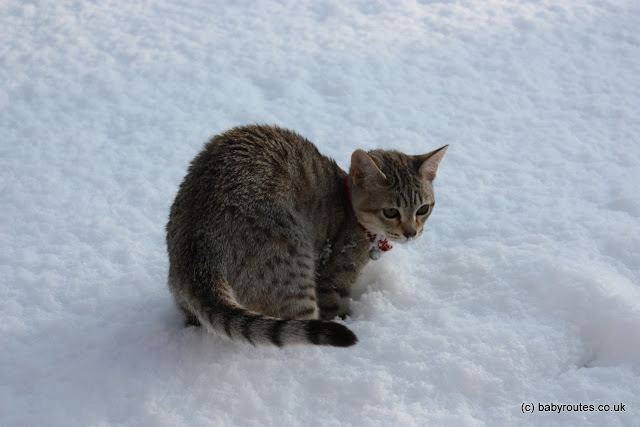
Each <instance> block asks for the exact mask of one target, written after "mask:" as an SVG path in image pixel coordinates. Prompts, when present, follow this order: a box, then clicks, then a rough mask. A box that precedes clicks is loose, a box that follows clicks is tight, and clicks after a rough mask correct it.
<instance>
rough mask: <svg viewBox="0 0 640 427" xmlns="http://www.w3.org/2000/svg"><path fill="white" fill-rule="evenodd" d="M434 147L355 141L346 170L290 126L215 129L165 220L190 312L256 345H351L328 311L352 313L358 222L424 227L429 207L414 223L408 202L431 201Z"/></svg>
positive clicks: (360, 256)
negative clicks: (365, 146) (413, 151)
mask: <svg viewBox="0 0 640 427" xmlns="http://www.w3.org/2000/svg"><path fill="white" fill-rule="evenodd" d="M443 148H445V147H443ZM441 151H442V154H444V150H442V149H441ZM356 153H358V154H356ZM434 153H438V150H436V151H434V152H432V153H429V154H427V155H425V156H427V157H424V156H423V157H420V156H407V155H404V154H401V153H397V152H395V151H382V150H376V151H373V152H370V153H369V154H370V156H369V155H368V154H366V153H364V152H362V151H360V150H357V151H356V152H355V153H354V156H360V157H359V158H358V159H357V160H358V161H356V160H354V158H353V157H352V167H351V173H350V175H347V174H346V172H344V171H343V170H342V169H340V168H339V167H338V166H337V164H336V163H335V162H334V161H333V160H331V159H329V158H327V157H325V156H323V155H322V154H320V153H319V152H318V150H317V149H316V147H315V146H314V145H313V144H312V143H310V142H309V141H308V140H306V139H305V138H303V137H301V136H300V135H298V134H296V133H294V132H292V131H289V130H285V129H281V128H278V127H272V126H259V125H253V126H244V127H238V128H234V129H231V130H229V131H227V132H225V133H223V134H222V135H219V136H214V137H213V138H212V139H211V140H210V141H209V142H208V143H206V144H205V147H204V149H203V150H202V151H201V152H200V153H199V154H198V155H197V156H196V158H195V159H194V160H193V161H192V163H191V166H190V167H189V171H188V173H187V175H186V177H185V178H184V181H183V182H182V184H181V186H180V189H179V191H178V194H177V196H176V199H175V201H174V203H173V206H172V207H171V213H170V217H169V222H168V224H167V248H168V253H169V262H170V266H169V288H170V289H171V292H172V293H173V295H174V297H175V299H176V301H177V302H178V305H179V306H180V307H181V308H182V310H183V311H184V313H185V314H186V316H187V320H188V322H189V323H191V324H200V325H202V326H204V327H205V328H206V329H207V330H208V331H210V332H216V333H219V334H222V335H227V336H228V337H229V338H231V339H234V340H244V341H248V342H250V343H252V344H254V345H259V344H275V345H278V346H282V345H288V344H294V343H312V344H321V345H334V346H350V345H353V344H355V343H356V341H357V338H356V336H355V335H354V334H353V333H352V332H351V331H350V330H349V329H348V328H346V327H345V326H343V325H341V324H338V323H335V322H332V321H331V320H332V319H334V318H335V317H336V316H341V317H344V316H346V315H348V314H349V313H350V311H349V295H350V288H351V285H352V284H353V282H354V281H355V280H356V278H357V277H358V275H359V273H360V271H361V270H362V268H363V267H364V266H365V265H366V263H367V262H368V260H369V249H370V246H371V242H370V241H369V239H368V238H367V236H366V233H365V232H364V231H363V230H362V227H361V226H360V225H359V224H358V222H360V223H361V224H363V225H364V226H365V227H367V228H368V229H369V230H372V231H374V232H376V233H379V234H384V235H387V236H389V239H390V240H392V241H405V240H407V238H406V237H405V236H403V235H402V230H403V229H404V228H406V227H407V226H409V227H414V228H418V227H419V228H420V232H421V231H422V226H421V225H422V224H423V223H424V220H426V217H425V218H420V220H421V221H418V222H417V223H416V221H415V219H416V218H414V217H415V215H413V214H412V212H413V211H415V209H417V208H416V206H418V207H419V206H421V205H422V204H424V203H430V204H433V190H432V187H431V181H430V180H428V179H426V178H424V177H421V174H420V170H421V167H422V166H423V165H424V164H426V162H428V161H429V159H430V158H431V159H432V160H431V161H432V163H433V158H434V157H438V156H434ZM442 154H439V158H440V159H441V158H442ZM362 162H365V163H366V162H371V163H372V164H375V165H376V166H377V168H378V169H379V170H378V171H377V172H376V171H375V170H373V169H374V168H373V167H371V165H370V164H368V163H367V165H365V166H364V169H366V170H363V168H362V167H361V166H362V165H361V164H360V163H362ZM438 162H439V159H438V160H437V162H436V164H435V167H436V168H437V163H438ZM427 169H428V168H427ZM432 169H433V173H434V176H435V168H432ZM354 171H355V174H356V176H357V177H358V178H359V180H358V183H357V184H356V183H355V182H354V179H353V174H354ZM372 172H374V173H378V172H379V173H381V174H383V175H384V178H382V177H380V176H377V177H376V176H372ZM422 175H424V174H422ZM347 176H348V178H347ZM345 179H346V181H345ZM431 179H433V178H431ZM345 182H346V185H347V186H348V188H349V192H350V193H351V198H352V205H353V207H352V206H350V203H349V202H348V200H347V198H346V197H345V194H344V186H345ZM396 202H398V203H396ZM396 205H398V206H396ZM388 206H392V207H397V208H398V209H399V210H401V212H402V218H398V219H397V221H393V224H392V223H391V222H390V221H388V220H387V219H386V218H384V217H383V218H380V216H381V215H382V214H381V209H382V208H383V207H388ZM376 212H377V214H376ZM429 213H430V212H429ZM427 216H428V215H427ZM409 224H413V225H409ZM416 224H417V225H416Z"/></svg>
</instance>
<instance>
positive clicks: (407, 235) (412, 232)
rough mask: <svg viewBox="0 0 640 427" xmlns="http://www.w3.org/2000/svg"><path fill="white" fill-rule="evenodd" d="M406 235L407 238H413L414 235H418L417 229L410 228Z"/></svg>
mask: <svg viewBox="0 0 640 427" xmlns="http://www.w3.org/2000/svg"><path fill="white" fill-rule="evenodd" d="M404 237H406V238H407V239H411V238H412V237H416V230H408V231H405V232H404Z"/></svg>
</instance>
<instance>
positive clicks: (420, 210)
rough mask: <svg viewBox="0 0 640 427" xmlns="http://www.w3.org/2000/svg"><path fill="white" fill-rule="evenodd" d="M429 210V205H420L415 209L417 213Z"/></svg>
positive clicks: (420, 213) (424, 213)
mask: <svg viewBox="0 0 640 427" xmlns="http://www.w3.org/2000/svg"><path fill="white" fill-rule="evenodd" d="M427 212H429V205H422V206H421V207H420V209H418V210H417V211H416V214H418V215H426V214H427Z"/></svg>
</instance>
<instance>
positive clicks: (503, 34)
mask: <svg viewBox="0 0 640 427" xmlns="http://www.w3.org/2000/svg"><path fill="white" fill-rule="evenodd" d="M639 27H640V3H639V2H637V1H632V0H629V1H626V2H625V1H613V0H602V1H589V0H584V1H562V2H559V1H555V0H547V1H540V2H528V1H523V2H514V1H500V0H491V1H475V2H473V1H460V2H452V1H445V0H442V1H436V0H433V1H428V0H422V1H411V0H404V1H394V2H385V1H375V0H361V1H348V2H345V1H339V0H327V1H313V2H311V1H308V2H294V1H288V0H283V1H269V2H267V1H229V2H222V1H216V2H206V1H189V2H177V1H162V2H161V1H147V2H142V1H139V2H121V1H100V2H83V1H67V0H64V1H55V2H51V1H49V2H45V1H17V0H13V1H10V0H8V1H3V2H0V28H1V29H2V30H0V79H1V81H2V84H1V85H0V138H1V140H0V197H1V198H0V202H1V206H0V208H1V209H0V224H1V225H0V227H1V228H0V425H2V426H43V425H47V426H74V425H78V426H85V425H102V426H104V425H145V426H156V425H157V426H181V425H184V426H199V425H203V426H204V425H212V426H221V425H228V426H236V425H237V426H244V425H255V426H259V425H274V426H276V425H277V426H294V425H309V426H338V425H354V426H391V425H400V426H412V425H418V426H422V425H445V424H447V425H490V426H493V425H522V424H558V425H605V424H606V425H638V423H639V422H640V421H639V420H640V397H639V396H640V221H639V219H640V200H639V199H638V183H640V167H639V166H640V137H639V136H638V135H640V33H639V31H638V28H639ZM256 122H257V123H272V124H278V125H281V126H285V127H289V128H292V129H295V130H296V131H298V132H300V133H301V134H303V135H305V136H306V137H308V138H309V139H311V140H312V141H314V142H315V143H316V144H317V145H318V146H319V148H320V150H321V151H322V152H323V153H325V154H327V155H329V156H332V157H334V158H335V159H336V160H337V161H338V162H339V164H340V165H341V166H343V167H345V168H346V167H347V162H348V159H349V156H350V153H351V152H352V151H353V150H354V149H355V148H363V149H371V148H375V147H382V148H395V149H399V150H403V151H406V152H409V153H423V152H427V151H430V150H432V149H435V148H437V147H440V146H442V145H444V144H451V146H450V149H449V151H448V153H447V155H446V157H445V159H444V161H443V163H442V164H441V166H440V170H439V176H438V179H437V180H436V198H437V206H436V209H435V212H434V214H433V215H432V216H431V218H430V219H429V222H428V230H427V231H426V232H425V234H424V235H423V237H422V238H421V240H420V241H419V242H416V244H413V245H409V246H403V247H396V248H394V250H393V251H391V252H390V253H388V254H385V256H384V257H382V259H381V260H379V261H377V262H375V263H372V264H371V265H370V267H369V268H368V269H367V270H366V272H365V274H364V275H363V277H361V280H359V282H358V283H357V285H356V288H355V294H354V302H353V308H354V314H353V316H352V318H350V319H347V321H346V323H347V324H348V325H349V327H350V328H352V329H353V330H354V331H355V333H356V334H357V335H358V337H359V339H360V342H359V343H358V345H357V346H355V347H352V348H349V349H334V348H317V347H295V348H289V349H286V350H279V349H275V348H253V347H249V346H245V345H239V344H233V343H229V342H227V341H225V340H221V339H220V338H217V337H215V336H211V335H207V334H205V333H203V331H202V330H201V329H198V328H184V327H183V325H182V317H181V315H180V313H179V312H178V310H177V308H176V307H175V305H174V303H173V301H172V299H171V297H170V294H169V292H168V289H167V287H166V273H167V256H166V249H165V244H164V226H165V223H166V220H167V216H168V210H169V206H170V204H171V203H172V201H173V198H174V196H175V193H176V191H177V187H178V185H179V183H180V181H181V179H182V177H183V176H184V174H185V172H186V168H187V165H188V163H189V161H190V160H191V159H192V158H193V157H194V156H195V154H196V153H197V152H198V151H199V150H200V148H201V147H202V144H203V143H204V141H205V140H206V139H208V137H209V136H211V135H213V134H215V133H219V132H221V131H223V130H225V129H227V128H230V127H232V126H236V125H239V124H246V123H256ZM249 244H250V242H249ZM523 403H533V405H534V407H535V411H534V413H525V414H523V413H522V405H523ZM540 403H542V404H551V403H554V404H556V405H559V404H579V403H583V404H594V405H598V404H609V405H614V404H619V403H623V404H624V405H625V411H624V412H606V413H598V412H597V411H596V412H573V411H571V412H569V411H563V412H561V413H543V412H539V411H538V408H539V406H538V405H539V404H540Z"/></svg>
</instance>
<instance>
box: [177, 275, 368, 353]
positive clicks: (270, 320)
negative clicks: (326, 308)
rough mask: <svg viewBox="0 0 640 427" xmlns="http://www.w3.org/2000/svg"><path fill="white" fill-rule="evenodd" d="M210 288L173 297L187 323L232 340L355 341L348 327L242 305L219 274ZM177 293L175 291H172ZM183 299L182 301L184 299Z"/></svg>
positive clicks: (344, 343) (277, 342)
mask: <svg viewBox="0 0 640 427" xmlns="http://www.w3.org/2000/svg"><path fill="white" fill-rule="evenodd" d="M216 282H217V283H215V286H213V287H207V288H208V290H210V292H206V293H207V294H208V295H203V292H201V290H200V292H198V298H188V299H182V298H176V299H178V301H179V303H180V305H181V306H182V309H183V310H184V311H185V313H186V314H187V318H188V321H189V323H192V324H200V325H202V326H203V327H204V328H205V329H206V330H207V331H209V332H213V333H217V334H218V335H222V336H227V337H229V338H230V339H232V340H234V341H245V342H249V343H251V344H253V345H256V346H257V345H276V346H278V347H282V346H287V345H292V344H316V345H330V346H335V347H349V346H352V345H354V344H355V343H356V342H358V338H357V337H356V336H355V334H354V333H353V332H351V330H349V328H347V327H346V326H344V325H341V324H339V323H335V322H331V321H326V320H293V319H278V318H275V317H269V316H265V315H262V314H260V313H256V312H253V311H250V310H247V309H246V308H244V307H242V306H241V305H240V304H239V303H238V302H237V301H236V299H235V297H234V296H233V292H232V291H231V288H230V287H229V285H228V284H227V282H226V280H225V279H223V278H218V279H217V280H216ZM176 297H177V295H176ZM185 300H186V301H185Z"/></svg>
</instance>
